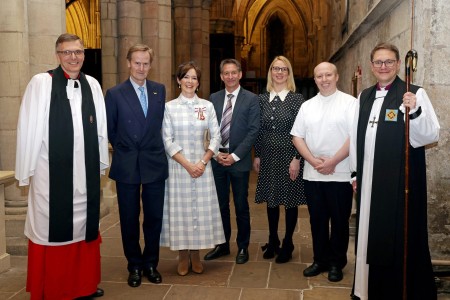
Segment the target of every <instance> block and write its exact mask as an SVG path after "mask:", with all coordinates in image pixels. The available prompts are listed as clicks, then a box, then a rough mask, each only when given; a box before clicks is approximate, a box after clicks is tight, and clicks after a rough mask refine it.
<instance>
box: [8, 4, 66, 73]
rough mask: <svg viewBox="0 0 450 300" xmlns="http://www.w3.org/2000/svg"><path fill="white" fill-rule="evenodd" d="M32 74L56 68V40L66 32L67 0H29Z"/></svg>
mask: <svg viewBox="0 0 450 300" xmlns="http://www.w3.org/2000/svg"><path fill="white" fill-rule="evenodd" d="M14 2H15V1H14ZM26 2H27V3H28V5H27V11H28V39H29V49H30V52H29V55H30V56H29V63H30V76H33V75H35V74H37V73H41V72H45V71H47V70H49V69H53V68H55V66H56V64H57V60H56V57H55V42H56V39H57V38H58V36H59V35H60V34H61V33H64V32H66V6H65V1H54V0H28V1H26Z"/></svg>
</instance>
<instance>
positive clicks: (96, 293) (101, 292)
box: [89, 288, 105, 298]
mask: <svg viewBox="0 0 450 300" xmlns="http://www.w3.org/2000/svg"><path fill="white" fill-rule="evenodd" d="M104 294H105V291H104V290H103V289H101V288H97V290H96V291H95V293H93V294H92V295H90V296H89V297H92V298H98V297H102V296H103V295H104Z"/></svg>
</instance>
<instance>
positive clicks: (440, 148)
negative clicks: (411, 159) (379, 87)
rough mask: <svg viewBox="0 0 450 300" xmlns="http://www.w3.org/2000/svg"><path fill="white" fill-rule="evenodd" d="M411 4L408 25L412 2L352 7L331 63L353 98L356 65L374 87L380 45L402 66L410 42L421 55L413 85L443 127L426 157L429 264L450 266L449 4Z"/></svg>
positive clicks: (438, 1)
mask: <svg viewBox="0 0 450 300" xmlns="http://www.w3.org/2000/svg"><path fill="white" fill-rule="evenodd" d="M415 2H416V4H415V10H414V14H415V17H414V19H413V22H412V18H411V16H412V13H411V11H412V9H411V1H407V0H394V1H387V0H383V1H369V0H362V1H350V10H351V18H350V20H349V31H348V33H347V34H345V35H344V36H342V38H341V39H334V40H333V42H334V44H332V45H331V49H332V52H331V55H330V57H329V59H330V60H331V61H332V62H334V63H335V64H336V65H337V67H338V70H339V73H340V82H339V88H340V89H341V90H342V91H345V92H348V93H351V77H352V76H353V74H354V71H355V69H356V67H357V66H358V65H359V66H361V67H362V87H363V88H364V87H368V86H370V85H373V84H374V83H375V82H376V79H375V77H374V76H373V75H372V73H371V71H370V57H369V54H370V51H371V50H372V48H373V47H374V46H375V45H376V44H377V43H378V42H381V41H387V42H391V43H393V44H395V45H397V47H398V48H399V50H400V55H401V59H402V61H403V60H404V57H405V54H406V53H407V51H408V50H409V49H411V40H412V46H413V48H414V49H415V50H417V52H418V54H419V60H418V71H417V73H415V74H414V78H413V81H412V82H413V83H414V84H417V85H420V86H423V87H424V88H425V90H426V91H427V93H428V95H429V96H430V99H431V101H432V103H433V106H434V108H435V111H436V114H437V116H438V119H439V123H440V126H441V131H440V140H439V143H438V144H437V145H432V146H430V147H427V148H428V149H427V152H426V153H427V178H428V228H429V244H430V250H431V255H432V258H433V259H436V260H447V261H450V216H449V212H450V204H449V201H448V199H449V198H450V166H449V164H450V163H449V161H450V153H449V151H448V149H449V146H450V145H449V138H450V132H449V126H450V106H449V105H448V104H447V103H448V99H447V98H448V95H449V94H450V72H449V71H448V66H449V59H448V57H450V46H449V45H448V43H447V42H448V40H450V19H449V18H448V14H449V12H450V3H449V2H448V1H447V0H432V1H415ZM335 5H336V3H335ZM340 24H341V23H340V20H335V21H334V24H333V36H339V33H338V32H339V31H340V30H341V25H340ZM411 24H413V25H412V26H411ZM411 27H412V28H413V34H412V36H413V38H412V39H411ZM400 70H401V71H400V74H399V76H400V77H401V78H404V64H402V67H401V69H400Z"/></svg>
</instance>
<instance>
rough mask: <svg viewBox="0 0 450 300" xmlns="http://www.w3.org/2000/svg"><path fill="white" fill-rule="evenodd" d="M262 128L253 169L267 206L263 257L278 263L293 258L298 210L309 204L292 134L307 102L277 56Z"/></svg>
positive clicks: (263, 103)
mask: <svg viewBox="0 0 450 300" xmlns="http://www.w3.org/2000/svg"><path fill="white" fill-rule="evenodd" d="M259 101H260V102H259V103H260V107H261V127H260V132H259V135H258V139H257V140H256V143H255V159H254V161H253V167H254V169H255V171H256V172H257V173H258V183H257V186H256V197H255V202H256V203H263V202H267V217H268V222H269V242H268V243H267V244H266V245H265V246H263V247H262V249H263V251H265V252H264V255H263V257H264V258H265V259H270V258H273V257H275V254H278V256H277V258H276V260H275V261H276V262H277V263H285V262H288V261H289V260H290V259H291V258H292V252H293V251H294V244H293V242H292V235H293V233H294V230H295V226H296V224H297V218H298V206H299V205H301V204H306V200H305V193H304V191H303V179H302V177H303V176H302V173H303V158H301V156H300V154H299V153H298V152H297V150H296V149H295V147H294V145H293V144H292V136H291V134H290V132H291V129H292V125H293V123H294V121H295V117H296V116H297V113H298V111H299V109H300V106H301V105H302V103H303V102H305V99H304V98H303V96H302V94H297V93H295V82H294V76H293V73H292V66H291V63H290V62H289V60H288V59H287V58H286V57H284V56H277V57H275V59H274V60H273V62H272V63H271V65H270V68H269V72H268V74H267V92H266V93H264V94H261V95H259ZM280 205H284V207H285V214H286V215H285V219H286V233H285V236H284V240H283V245H282V247H281V249H280V240H279V238H278V221H279V218H280Z"/></svg>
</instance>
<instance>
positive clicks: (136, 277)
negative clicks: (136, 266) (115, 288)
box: [128, 270, 141, 287]
mask: <svg viewBox="0 0 450 300" xmlns="http://www.w3.org/2000/svg"><path fill="white" fill-rule="evenodd" d="M128 285H129V286H131V287H138V286H140V285H141V271H139V270H133V271H131V272H130V274H129V275H128Z"/></svg>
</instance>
